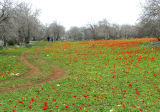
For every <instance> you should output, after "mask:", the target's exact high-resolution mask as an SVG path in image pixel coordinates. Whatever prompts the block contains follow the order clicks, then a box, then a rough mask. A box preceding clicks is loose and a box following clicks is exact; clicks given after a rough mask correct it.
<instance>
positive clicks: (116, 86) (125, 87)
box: [0, 38, 160, 112]
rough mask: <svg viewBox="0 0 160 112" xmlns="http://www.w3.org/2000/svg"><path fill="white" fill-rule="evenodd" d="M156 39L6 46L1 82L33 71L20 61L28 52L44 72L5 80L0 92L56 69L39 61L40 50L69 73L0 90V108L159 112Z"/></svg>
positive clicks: (0, 58) (9, 111)
mask: <svg viewBox="0 0 160 112" xmlns="http://www.w3.org/2000/svg"><path fill="white" fill-rule="evenodd" d="M152 41H156V39H155V38H142V39H128V40H99V41H64V42H55V43H47V42H38V43H36V44H35V46H33V47H32V48H10V49H4V50H1V51H0V81H4V80H9V79H10V78H11V77H18V76H16V75H11V73H14V74H17V73H19V75H24V74H25V73H27V71H29V69H28V68H27V67H26V66H25V65H24V64H23V61H21V60H20V56H21V54H22V53H23V52H25V51H29V52H28V53H27V59H28V60H29V61H30V62H32V63H34V64H35V65H36V66H38V68H39V69H40V73H38V74H37V75H35V76H34V77H29V78H26V79H21V80H10V81H6V82H4V83H0V90H1V87H10V86H13V85H17V84H24V83H27V82H36V81H38V80H39V79H40V78H45V77H46V76H48V75H49V74H51V73H52V69H51V68H50V67H49V65H47V64H46V63H43V62H41V61H38V60H37V59H36V57H35V54H36V53H37V52H38V55H39V56H40V57H42V58H44V59H45V60H46V61H48V62H49V63H52V64H53V65H56V66H59V67H61V68H63V69H65V71H66V73H65V76H64V77H62V78H59V79H58V80H53V81H50V82H45V83H43V84H41V85H39V86H33V87H29V88H27V89H20V90H18V91H12V92H9V93H3V94H0V95H1V97H0V112H43V111H44V112H51V111H52V112H63V111H68V112H79V111H82V112H110V111H111V110H113V112H158V111H160V106H159V105H160V48H154V47H152V46H151V45H150V43H149V42H152ZM36 48H38V49H36ZM35 49H36V50H35Z"/></svg>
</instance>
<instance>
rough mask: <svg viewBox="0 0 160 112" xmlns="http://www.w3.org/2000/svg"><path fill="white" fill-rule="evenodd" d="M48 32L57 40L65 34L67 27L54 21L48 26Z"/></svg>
mask: <svg viewBox="0 0 160 112" xmlns="http://www.w3.org/2000/svg"><path fill="white" fill-rule="evenodd" d="M48 33H49V36H51V37H52V36H54V38H55V40H60V38H61V37H62V36H64V34H65V28H64V27H63V26H62V25H60V24H58V23H57V22H53V23H51V24H50V25H49V27H48Z"/></svg>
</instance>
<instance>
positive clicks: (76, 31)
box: [68, 27, 83, 40]
mask: <svg viewBox="0 0 160 112" xmlns="http://www.w3.org/2000/svg"><path fill="white" fill-rule="evenodd" d="M82 36H83V34H82V31H81V29H80V28H78V27H71V28H70V30H69V31H68V37H69V38H70V39H74V40H82Z"/></svg>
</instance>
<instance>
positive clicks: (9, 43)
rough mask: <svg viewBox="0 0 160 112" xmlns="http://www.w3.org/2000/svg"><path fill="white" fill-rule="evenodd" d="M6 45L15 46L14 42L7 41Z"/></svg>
mask: <svg viewBox="0 0 160 112" xmlns="http://www.w3.org/2000/svg"><path fill="white" fill-rule="evenodd" d="M7 43H8V45H9V46H14V45H15V44H16V40H8V41H7Z"/></svg>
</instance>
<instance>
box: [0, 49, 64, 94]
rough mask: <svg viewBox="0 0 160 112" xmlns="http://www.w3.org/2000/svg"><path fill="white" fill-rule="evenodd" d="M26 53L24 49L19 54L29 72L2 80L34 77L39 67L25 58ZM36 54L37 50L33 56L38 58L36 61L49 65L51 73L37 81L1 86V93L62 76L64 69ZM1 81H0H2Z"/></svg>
mask: <svg viewBox="0 0 160 112" xmlns="http://www.w3.org/2000/svg"><path fill="white" fill-rule="evenodd" d="M39 49H40V48H39ZM37 50H38V49H35V51H37ZM27 53H29V51H26V52H24V53H23V54H22V55H21V60H22V61H23V63H24V64H26V65H27V67H28V68H29V72H27V73H26V74H25V75H23V76H19V77H14V78H11V79H10V80H6V81H3V82H8V81H11V80H21V79H25V78H31V77H34V76H36V75H37V74H38V73H40V72H41V71H40V69H39V68H38V66H36V65H34V64H33V63H31V62H29V61H28V60H27ZM38 54H39V52H36V53H35V57H36V58H37V59H38V61H41V62H43V63H44V64H47V65H49V66H50V67H51V69H52V70H53V71H52V73H51V74H50V75H47V77H45V78H42V79H39V80H38V81H37V82H28V83H25V84H19V85H12V86H10V87H1V89H2V90H1V91H0V94H2V93H4V92H11V91H15V90H19V89H24V88H29V87H33V86H37V85H40V84H43V83H47V82H49V81H52V80H55V79H58V78H60V77H63V76H64V74H65V70H64V69H61V68H59V67H57V66H55V65H52V64H51V63H50V62H47V61H46V60H45V59H43V58H41V57H40V56H39V55H38ZM3 82H1V83H3ZM1 83H0V84H1Z"/></svg>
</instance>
